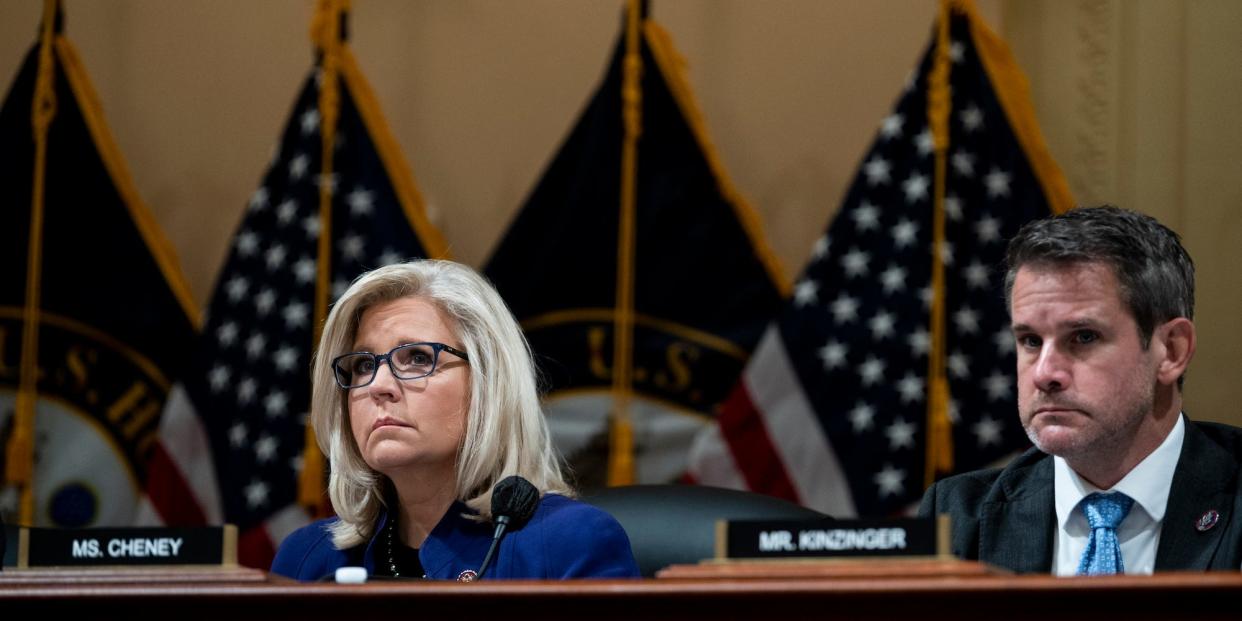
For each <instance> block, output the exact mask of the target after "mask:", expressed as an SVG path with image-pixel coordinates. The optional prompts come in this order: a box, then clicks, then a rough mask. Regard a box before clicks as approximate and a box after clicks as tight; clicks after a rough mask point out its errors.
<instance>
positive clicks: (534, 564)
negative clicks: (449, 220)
mask: <svg viewBox="0 0 1242 621" xmlns="http://www.w3.org/2000/svg"><path fill="white" fill-rule="evenodd" d="M313 374H314V376H313V378H312V385H313V394H312V400H311V414H310V419H311V424H313V425H314V429H315V433H316V435H317V437H318V439H319V445H320V448H321V449H323V451H324V454H325V455H327V456H328V461H329V464H330V466H331V475H330V478H329V481H328V492H329V496H330V498H331V500H332V506H333V509H335V511H336V517H334V518H330V519H326V520H320V521H318V522H315V523H313V524H310V525H308V526H305V527H303V528H301V529H299V530H298V531H296V532H294V533H292V534H291V535H289V537H288V538H286V539H285V541H284V542H283V543H282V544H281V546H280V549H279V551H278V552H277V554H276V558H275V560H274V561H273V563H272V571H273V573H277V574H281V575H286V576H289V577H292V578H297V579H299V580H316V579H321V578H323V577H325V576H328V575H330V574H332V573H333V572H334V571H335V570H336V569H337V568H340V567H345V566H361V567H364V568H366V570H367V571H368V573H370V574H371V575H379V576H383V575H387V576H394V577H402V578H405V577H412V578H419V577H424V578H432V579H454V578H455V579H458V580H467V581H468V580H471V579H473V578H474V577H475V576H476V575H477V573H476V572H478V571H479V570H480V567H481V566H482V565H483V562H484V558H485V557H488V556H489V548H491V547H492V540H493V535H494V529H493V526H492V525H491V524H489V522H490V521H492V520H493V517H494V516H492V515H491V511H492V491H493V488H494V487H495V486H496V484H497V483H498V482H500V481H501V480H502V479H505V478H506V477H509V476H512V475H518V476H520V477H523V478H525V479H526V480H527V481H529V482H530V483H531V484H532V485H533V487H534V490H532V491H537V493H538V504H537V505H533V507H531V508H532V509H533V511H534V512H533V515H531V516H530V517H529V519H528V521H526V523H525V524H520V523H514V524H512V525H510V526H509V532H508V534H507V535H505V536H504V538H503V539H501V543H500V545H499V547H498V548H496V549H495V550H494V551H493V555H494V558H489V562H490V563H491V564H490V565H488V570H487V574H486V575H487V576H488V577H495V578H534V579H549V578H583V577H626V576H638V575H639V574H638V568H637V565H636V564H635V562H634V557H633V553H632V552H631V550H630V543H629V539H628V538H627V537H626V535H625V532H624V531H623V530H622V529H621V526H620V525H619V524H618V523H617V522H616V520H614V519H613V518H612V517H611V516H609V515H608V514H606V513H604V512H603V511H601V510H599V509H596V508H595V507H592V506H590V505H587V504H584V503H581V502H578V501H576V500H573V499H572V497H573V491H572V489H571V488H570V487H569V485H567V484H566V483H565V481H564V479H563V477H562V475H561V469H560V464H559V461H558V460H557V456H556V453H555V452H554V450H553V448H552V444H551V440H550V437H549V434H548V429H547V423H546V422H545V420H544V416H543V411H542V409H541V407H540V402H539V394H538V390H537V388H536V384H535V367H534V363H533V362H532V357H531V351H530V346H529V345H528V344H527V342H526V339H525V337H524V336H523V335H522V331H521V329H520V328H519V327H518V325H517V322H516V321H515V320H514V318H513V314H512V313H511V312H510V311H509V309H508V307H506V306H505V304H504V302H503V301H502V300H501V299H500V296H499V294H497V293H496V290H495V289H494V288H493V287H492V286H491V284H490V283H488V282H487V281H486V280H485V279H484V278H483V277H482V276H480V275H479V274H478V273H477V272H475V271H474V270H472V269H470V268H468V267H466V266H464V265H461V264H458V263H453V262H451V261H435V260H421V261H413V262H409V263H402V264H397V265H390V266H387V267H383V268H379V269H376V270H374V271H371V272H368V273H366V274H364V275H363V276H361V277H359V278H358V280H356V281H355V282H354V283H353V285H352V286H351V287H350V288H349V289H348V290H347V291H346V292H345V293H344V295H342V296H341V298H340V300H338V301H337V302H336V304H335V306H334V307H333V308H332V311H331V313H329V315H328V319H327V322H326V323H325V325H324V330H323V335H322V337H321V338H320V342H319V349H318V352H317V353H316V356H315V362H314V366H313ZM532 496H533V494H532ZM532 500H533V498H532ZM501 521H504V520H501Z"/></svg>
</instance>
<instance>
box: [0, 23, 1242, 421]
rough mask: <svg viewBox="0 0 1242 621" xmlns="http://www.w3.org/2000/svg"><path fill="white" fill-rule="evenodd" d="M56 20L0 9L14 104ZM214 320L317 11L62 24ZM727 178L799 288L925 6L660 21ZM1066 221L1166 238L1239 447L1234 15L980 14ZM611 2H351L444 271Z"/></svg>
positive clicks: (588, 66) (470, 252)
mask: <svg viewBox="0 0 1242 621" xmlns="http://www.w3.org/2000/svg"><path fill="white" fill-rule="evenodd" d="M40 4H41V3H39V2H36V1H34V0H0V80H2V81H3V83H4V84H5V85H7V84H9V83H11V80H12V76H13V75H14V72H15V71H16V68H17V66H18V63H19V62H20V59H21V56H22V55H23V54H24V53H25V51H26V50H27V49H28V47H29V46H30V44H31V43H32V42H33V40H34V35H35V29H36V25H37V22H38V14H39V11H40V6H39V5H40ZM65 4H66V7H67V12H68V22H67V23H68V34H69V36H70V37H71V38H72V39H73V41H74V42H75V43H76V44H77V45H78V47H79V49H80V51H81V52H82V55H83V57H84V59H85V62H86V65H87V69H88V71H89V72H90V74H91V76H92V78H93V79H94V81H95V85H96V87H97V88H98V90H99V94H100V97H101V99H102V101H103V104H104V107H105V111H106V113H107V118H108V120H109V122H110V123H111V126H112V128H113V131H114V133H115V134H116V138H117V141H118V142H119V144H120V147H121V150H122V152H123V153H124V154H125V156H126V158H127V160H128V161H129V164H130V168H131V170H132V171H133V176H134V178H135V182H136V184H137V187H138V188H139V191H140V192H141V193H142V195H143V197H144V199H145V200H146V202H147V203H148V205H149V206H150V207H151V209H152V211H153V212H154V213H155V215H156V217H157V219H158V220H159V221H160V223H161V225H162V226H163V227H164V230H165V232H166V233H167V235H168V237H169V238H170V240H171V241H172V243H173V245H174V246H175V247H176V248H177V250H178V252H179V253H180V257H181V263H182V265H183V268H184V270H185V272H186V275H187V277H188V279H189V281H190V285H191V289H192V291H193V292H194V295H195V298H196V300H198V301H199V303H200V304H201V303H203V301H204V300H205V299H206V298H207V296H208V294H209V292H210V289H211V287H212V285H213V282H212V279H213V278H214V276H215V274H216V272H217V270H218V269H219V266H220V263H221V261H222V260H223V257H224V250H225V247H226V244H227V243H228V240H229V237H230V235H231V233H232V230H233V228H234V227H235V226H236V224H237V222H238V220H239V218H240V217H241V212H242V208H243V206H244V205H245V203H246V199H247V197H248V196H249V194H250V193H251V192H252V191H253V190H254V189H255V187H256V186H257V184H258V181H259V178H260V176H261V175H262V173H263V168H264V166H265V163H266V161H267V159H268V157H269V155H270V153H271V150H272V147H273V146H274V144H275V141H276V138H277V136H278V133H279V130H280V128H281V125H282V124H283V122H284V121H285V117H286V115H287V114H288V112H289V107H290V105H291V104H292V101H293V97H294V95H295V91H296V89H297V88H298V85H299V84H300V82H301V80H302V79H303V77H304V76H305V74H306V72H307V70H308V68H309V66H310V63H311V52H310V44H309V42H308V39H307V34H306V31H307V24H308V21H309V17H310V13H311V9H312V7H313V3H312V2H311V1H310V0H265V1H255V0H173V1H169V0H109V1H102V0H92V1H86V0H66V1H65ZM653 5H654V16H655V17H656V19H657V20H659V21H660V22H661V23H662V24H663V25H664V26H665V27H666V28H668V30H669V31H670V32H671V33H672V35H673V38H674V40H675V41H676V43H677V44H678V46H679V48H680V50H681V52H682V53H683V54H684V55H685V56H686V58H687V59H688V62H689V72H690V79H691V84H692V86H693V87H694V89H695V91H696V93H697V95H698V97H699V99H700V102H701V104H702V106H703V109H704V112H705V114H706V117H707V122H708V126H709V129H710V130H711V133H712V135H713V138H714V139H715V141H716V144H717V146H718V149H719V152H720V155H721V157H722V159H723V160H724V163H725V166H726V167H727V169H728V170H729V171H730V172H731V173H732V176H733V178H734V181H735V182H736V184H737V186H738V187H739V188H740V189H741V190H742V192H743V193H744V194H745V195H746V196H747V197H748V198H749V199H750V200H751V202H752V203H753V204H755V206H756V207H757V208H758V209H759V211H760V213H761V215H762V217H763V221H764V223H765V225H766V227H767V234H768V238H769V239H770V240H771V242H772V244H773V246H774V247H775V248H776V251H777V254H778V255H779V257H780V258H781V259H782V260H783V262H784V263H785V267H786V274H787V275H788V276H789V277H792V276H793V275H794V273H795V272H796V271H797V270H798V269H799V268H800V267H801V265H802V264H803V263H804V261H805V260H806V258H807V256H808V254H809V251H810V247H811V244H812V242H813V241H814V239H815V238H816V237H817V236H818V235H819V233H820V232H821V231H822V229H823V227H824V226H825V225H826V223H827V222H828V220H829V218H830V217H831V215H832V213H833V211H834V210H835V209H836V207H837V204H838V202H839V201H840V199H841V197H842V195H843V193H844V190H845V186H846V184H847V183H848V181H849V179H850V177H851V176H852V175H853V173H854V170H855V168H856V167H857V165H858V163H859V159H860V158H861V156H862V155H863V151H864V150H865V149H866V147H867V145H868V142H869V141H870V139H871V137H872V135H873V133H874V130H875V127H876V125H877V123H878V121H879V119H880V118H881V117H882V116H883V115H884V114H886V112H887V110H888V108H889V107H890V105H891V104H892V102H893V101H894V99H895V97H896V95H897V93H898V90H899V89H900V86H901V84H902V83H903V81H904V79H905V77H906V76H907V74H908V73H909V72H910V71H911V70H912V69H913V67H914V64H915V61H916V59H917V58H918V55H919V54H920V53H921V51H922V49H923V47H924V46H925V45H926V43H927V39H928V35H929V33H930V28H931V24H932V19H933V16H934V13H935V11H936V7H937V5H936V3H935V2H934V1H933V0H882V1H863V0H857V1H827V0H767V1H760V0H663V1H657V2H654V3H653ZM979 5H980V8H981V9H982V11H983V14H984V15H985V17H986V18H987V19H988V20H989V21H990V22H991V23H992V24H993V25H994V26H995V27H997V29H998V30H1000V31H1001V32H1003V33H1004V35H1005V36H1006V38H1008V39H1009V41H1010V42H1011V43H1012V44H1013V46H1014V48H1015V53H1016V54H1017V56H1018V59H1019V62H1020V63H1021V64H1022V65H1023V66H1024V67H1025V68H1026V69H1027V71H1028V74H1029V75H1030V76H1031V78H1032V91H1033V96H1034V99H1035V104H1036V109H1037V112H1038V113H1039V114H1040V119H1041V122H1042V124H1043V126H1044V129H1045V132H1046V134H1047V138H1048V141H1049V144H1050V146H1051V148H1052V150H1053V152H1054V154H1055V155H1056V156H1057V158H1058V160H1059V161H1060V162H1061V164H1062V166H1063V167H1064V168H1065V169H1066V171H1067V173H1068V177H1069V178H1070V181H1071V184H1072V186H1073V189H1074V192H1075V195H1076V196H1077V197H1078V198H1080V199H1081V200H1084V201H1086V202H1091V201H1111V202H1116V203H1119V204H1122V205H1126V206H1133V207H1136V208H1138V209H1141V210H1144V211H1147V212H1149V213H1152V214H1155V215H1157V216H1158V217H1160V218H1162V219H1164V220H1165V221H1166V222H1168V223H1169V224H1170V225H1172V226H1174V227H1175V228H1177V229H1178V230H1179V231H1180V232H1182V233H1183V234H1184V235H1185V237H1186V241H1187V244H1188V246H1189V247H1190V250H1191V252H1192V253H1193V254H1194V256H1195V257H1196V259H1197V261H1198V263H1199V267H1200V281H1199V282H1200V293H1199V296H1198V301H1199V316H1198V319H1199V321H1198V323H1199V325H1200V329H1201V341H1200V352H1199V359H1198V360H1197V361H1196V364H1195V365H1194V367H1193V370H1192V373H1193V377H1192V380H1191V383H1190V384H1189V387H1190V405H1189V406H1188V407H1189V409H1191V411H1192V413H1194V414H1195V415H1196V416H1197V417H1201V418H1211V419H1217V420H1230V421H1232V422H1234V423H1237V424H1242V410H1240V409H1238V408H1233V407H1232V404H1231V402H1230V401H1229V399H1228V398H1229V394H1228V392H1229V384H1230V382H1232V381H1236V379H1237V378H1238V372H1237V371H1236V370H1235V368H1234V366H1235V364H1234V361H1236V360H1238V359H1239V358H1240V356H1242V332H1240V331H1237V330H1233V329H1232V325H1231V322H1232V320H1233V319H1234V315H1235V314H1236V311H1234V310H1233V309H1236V308H1238V307H1239V303H1240V302H1242V288H1239V287H1238V286H1237V285H1238V284H1239V277H1238V276H1237V275H1238V274H1240V273H1242V265H1239V262H1240V259H1239V257H1240V256H1242V252H1239V250H1237V247H1238V246H1239V245H1242V205H1240V202H1242V201H1239V198H1242V197H1240V194H1242V164H1240V162H1242V158H1239V157H1237V154H1236V151H1237V149H1238V146H1239V145H1242V121H1239V120H1238V114H1237V112H1236V110H1235V109H1234V108H1236V102H1238V101H1242V70H1240V69H1239V67H1242V62H1239V57H1240V56H1242V55H1239V53H1238V52H1239V44H1238V43H1237V41H1238V40H1239V39H1242V3H1236V2H1233V1H1232V0H1214V1H1213V0H1199V1H1195V2H1175V1H1172V0H1137V1H1128V2H1123V1H1121V0H1082V1H1063V2H1036V1H1033V0H982V1H980V2H979ZM620 7H621V2H620V0H593V1H588V0H525V1H522V2H516V1H507V0H435V1H407V0H355V2H354V17H353V20H352V25H353V27H352V35H353V36H352V43H353V47H354V50H355V52H356V54H357V56H358V58H359V60H360V62H361V64H362V66H363V69H364V70H365V72H366V74H367V76H368V78H369V79H370V81H371V83H372V84H373V85H374V87H375V89H376V91H377V94H378V95H379V98H380V102H381V105H382V106H383V107H384V110H385V112H386V113H387V116H388V118H389V121H390V123H391V126H392V129H393V132H394V134H395V135H396V138H397V139H398V141H399V142H400V144H401V146H402V148H403V150H404V152H405V155H406V156H407V158H408V159H409V161H410V164H411V166H412V168H413V170H414V174H415V177H416V178H417V180H418V183H419V185H420V187H421V189H422V191H423V193H424V195H425V197H426V198H427V200H428V202H429V203H430V210H431V217H432V220H433V222H434V223H435V224H436V225H437V226H438V227H439V228H440V229H441V230H442V231H443V233H444V235H445V237H446V238H447V240H448V241H449V243H450V245H451V248H452V252H453V253H454V256H455V257H456V258H458V259H460V260H462V261H464V262H466V263H469V264H471V265H475V266H479V265H481V264H482V263H483V262H484V261H485V260H486V258H487V256H488V254H489V253H490V252H491V249H492V247H493V246H494V244H495V243H496V242H497V240H498V238H499V236H500V235H501V234H502V232H503V230H504V227H505V226H506V224H507V223H508V221H509V219H510V218H511V217H512V216H513V214H514V211H515V210H516V209H517V208H518V206H519V205H520V204H521V202H522V200H523V198H524V197H525V194H526V193H527V192H528V191H529V190H530V189H531V186H532V185H533V183H534V182H535V180H536V179H537V178H538V176H539V174H540V172H541V171H542V169H543V167H544V165H545V164H546V163H547V161H548V159H549V158H550V157H551V155H552V153H553V152H554V151H555V150H556V148H557V146H558V145H559V143H560V141H561V140H562V138H563V137H564V135H565V132H566V131H567V130H568V129H569V127H570V125H571V124H572V123H573V121H574V120H575V118H576V116H577V114H578V112H579V110H580V108H581V106H582V105H583V104H584V103H585V101H586V100H587V98H588V97H589V96H590V94H591V93H592V92H593V90H594V88H595V86H596V83H597V81H598V80H599V78H600V77H601V76H602V73H603V68H604V65H605V62H606V60H607V57H608V54H609V52H610V50H611V47H612V45H613V43H614V40H615V36H616V33H617V28H618V24H619V21H618V20H619V16H620Z"/></svg>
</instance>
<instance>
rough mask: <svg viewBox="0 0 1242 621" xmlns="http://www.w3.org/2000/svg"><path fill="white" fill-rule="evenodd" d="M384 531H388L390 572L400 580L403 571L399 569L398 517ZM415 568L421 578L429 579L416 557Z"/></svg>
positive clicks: (386, 535)
mask: <svg viewBox="0 0 1242 621" xmlns="http://www.w3.org/2000/svg"><path fill="white" fill-rule="evenodd" d="M384 530H385V531H387V532H386V533H385V536H384V538H385V539H386V540H387V543H388V571H389V572H390V573H391V574H392V577H393V578H400V577H401V570H399V569H397V546H398V545H400V544H399V543H397V542H396V538H397V535H396V530H397V516H396V515H393V516H392V519H391V520H389V521H388V524H386V525H385V526H384ZM415 552H417V550H415ZM414 567H415V568H417V569H418V574H419V577H420V578H423V579H424V580H425V579H426V578H427V573H426V572H425V571H423V567H422V563H419V562H418V558H417V557H415V559H414Z"/></svg>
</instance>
